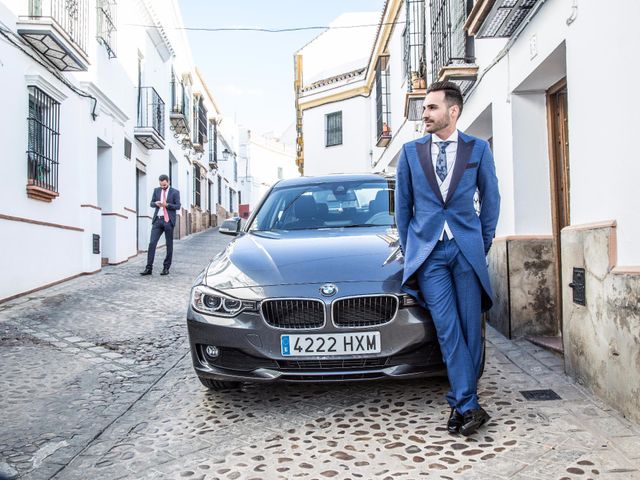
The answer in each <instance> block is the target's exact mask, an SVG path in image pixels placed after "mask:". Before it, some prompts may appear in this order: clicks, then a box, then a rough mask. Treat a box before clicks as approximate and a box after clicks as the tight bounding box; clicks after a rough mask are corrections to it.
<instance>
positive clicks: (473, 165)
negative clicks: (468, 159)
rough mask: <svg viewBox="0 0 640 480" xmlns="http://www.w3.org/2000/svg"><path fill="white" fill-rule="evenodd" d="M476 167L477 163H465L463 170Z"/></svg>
mask: <svg viewBox="0 0 640 480" xmlns="http://www.w3.org/2000/svg"><path fill="white" fill-rule="evenodd" d="M477 166H478V162H473V163H467V166H466V167H465V168H476V167H477Z"/></svg>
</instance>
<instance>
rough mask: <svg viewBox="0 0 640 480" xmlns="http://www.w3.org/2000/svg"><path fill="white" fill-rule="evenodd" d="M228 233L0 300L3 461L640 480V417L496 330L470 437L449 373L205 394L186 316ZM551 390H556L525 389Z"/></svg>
mask: <svg viewBox="0 0 640 480" xmlns="http://www.w3.org/2000/svg"><path fill="white" fill-rule="evenodd" d="M228 239H229V237H224V236H222V235H220V234H218V233H217V232H215V231H208V232H204V233H201V234H198V235H193V236H192V237H190V238H187V239H185V240H182V241H180V242H177V244H176V249H175V258H176V265H175V266H174V268H173V269H172V274H171V275H170V276H169V277H160V276H158V275H154V276H153V277H151V278H148V277H147V278H141V277H140V276H139V275H138V272H139V271H140V270H141V269H142V267H143V264H144V259H143V258H137V259H135V260H134V261H131V262H129V263H128V264H125V265H123V266H119V267H107V268H105V269H104V270H103V271H102V272H101V273H100V274H97V275H94V276H91V277H84V278H79V279H76V280H74V281H71V282H67V283H65V284H63V285H59V286H56V287H53V288H50V289H48V290H45V291H41V292H38V293H36V294H33V295H31V296H28V297H25V298H21V299H18V300H15V301H13V302H10V303H5V304H1V305H0V336H1V342H0V361H1V365H2V369H1V370H0V409H1V412H0V413H1V418H2V424H1V428H0V474H4V475H5V476H9V477H19V478H29V479H49V478H55V479H60V480H62V479H119V478H127V479H157V478H163V479H164V478H167V479H174V478H176V479H177V478H193V479H221V480H222V479H280V478H282V479H297V478H303V479H304V478H307V479H325V478H339V479H378V478H379V479H417V478H424V477H428V478H445V479H447V478H448V479H451V478H468V479H474V478H477V479H482V480H490V479H506V478H515V479H522V480H525V479H544V480H547V479H587V478H594V479H595V478H598V479H621V480H627V479H640V428H639V427H638V426H637V425H634V424H631V423H629V422H627V421H626V420H625V419H624V418H622V417H621V416H620V415H619V414H617V413H616V412H615V411H613V410H611V409H610V408H608V407H607V406H606V405H604V404H602V403H601V402H599V401H598V400H597V399H595V398H594V397H593V396H592V395H590V394H589V393H588V392H586V391H585V390H584V389H582V388H581V387H580V386H578V385H575V384H573V383H572V382H571V381H570V380H569V379H568V378H567V377H566V376H565V375H564V374H563V371H562V360H561V359H560V358H558V357H556V356H555V355H553V354H551V353H549V352H545V351H543V350H540V349H539V348H537V347H534V346H533V345H530V344H528V343H527V342H525V341H515V342H512V341H509V340H507V339H505V338H504V337H502V336H501V335H500V334H498V333H497V332H495V331H494V330H492V329H489V331H488V336H489V345H488V363H487V368H486V371H485V375H484V376H483V378H482V380H481V384H480V392H481V400H482V402H483V403H484V404H485V405H486V406H487V408H488V410H489V411H490V413H491V415H492V417H493V418H492V421H491V422H490V423H489V424H488V425H487V427H486V428H485V429H483V430H482V431H481V432H479V433H478V434H476V435H474V436H472V437H469V438H462V437H454V436H450V435H449V434H447V432H446V431H445V430H444V429H443V423H444V420H445V419H446V416H447V414H448V412H447V409H446V408H445V405H444V403H443V395H444V392H445V391H446V388H447V385H446V382H445V381H443V380H420V381H409V382H400V381H395V382H381V383H353V384H338V385H324V384H322V385H320V384H318V385H295V384H293V385H288V384H287V385H272V386H264V385H246V386H244V387H243V388H242V389H241V390H236V391H226V392H215V393H214V392H208V391H207V390H206V389H204V388H203V387H202V386H201V385H200V384H199V382H198V381H197V379H196V378H195V376H194V374H193V371H192V369H191V364H190V361H191V360H190V358H189V356H188V355H187V354H188V344H187V341H186V328H185V321H184V314H185V309H186V302H187V300H188V290H189V287H190V285H191V282H192V280H193V278H194V277H195V276H196V274H197V273H198V272H199V271H200V269H201V268H202V267H203V266H204V264H205V263H206V261H207V259H208V258H210V257H212V256H213V255H214V254H215V253H217V252H218V251H220V250H221V249H222V248H223V247H224V245H225V244H226V243H227V241H228ZM160 257H162V255H160ZM159 260H161V258H160V259H159ZM547 388H551V389H553V390H554V391H555V392H556V393H557V394H558V395H559V396H560V397H561V399H560V400H553V401H530V400H525V398H524V397H523V395H522V394H521V393H520V391H523V390H534V389H547ZM0 477H1V475H0Z"/></svg>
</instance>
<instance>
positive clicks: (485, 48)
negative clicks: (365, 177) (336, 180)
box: [301, 0, 640, 265]
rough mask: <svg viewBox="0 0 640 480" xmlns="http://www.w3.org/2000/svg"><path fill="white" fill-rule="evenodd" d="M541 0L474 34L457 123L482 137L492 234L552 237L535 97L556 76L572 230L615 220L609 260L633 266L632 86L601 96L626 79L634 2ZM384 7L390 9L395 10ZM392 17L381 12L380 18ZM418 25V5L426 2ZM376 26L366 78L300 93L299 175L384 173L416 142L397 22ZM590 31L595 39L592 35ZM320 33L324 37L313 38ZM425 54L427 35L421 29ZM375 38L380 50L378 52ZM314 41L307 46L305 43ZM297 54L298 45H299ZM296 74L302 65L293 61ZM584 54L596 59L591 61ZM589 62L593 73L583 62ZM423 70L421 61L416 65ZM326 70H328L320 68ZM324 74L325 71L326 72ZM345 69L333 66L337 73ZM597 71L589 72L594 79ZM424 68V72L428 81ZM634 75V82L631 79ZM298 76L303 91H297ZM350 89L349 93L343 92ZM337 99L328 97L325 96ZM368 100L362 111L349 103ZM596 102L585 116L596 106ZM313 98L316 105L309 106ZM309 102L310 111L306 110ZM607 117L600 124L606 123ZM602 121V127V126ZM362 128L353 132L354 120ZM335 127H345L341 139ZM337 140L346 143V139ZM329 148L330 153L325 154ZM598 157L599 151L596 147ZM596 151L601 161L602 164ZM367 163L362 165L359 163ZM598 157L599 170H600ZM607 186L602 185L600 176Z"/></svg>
mask: <svg viewBox="0 0 640 480" xmlns="http://www.w3.org/2000/svg"><path fill="white" fill-rule="evenodd" d="M576 5H577V6H575V7H574V5H573V4H572V3H571V2H568V1H565V0H546V1H543V0H540V1H539V2H538V4H537V6H536V12H535V15H532V16H530V18H529V19H527V20H526V23H527V25H526V26H523V30H522V31H521V32H520V33H516V35H515V36H512V37H511V38H510V39H505V38H491V39H475V57H476V64H477V65H478V67H479V69H478V81H477V82H476V83H475V85H474V87H473V88H472V90H471V91H470V92H468V93H467V95H466V98H465V106H464V112H463V114H462V117H461V119H460V122H459V127H460V129H461V130H463V131H467V132H469V133H471V134H473V135H477V136H479V137H481V138H485V139H489V138H491V139H492V144H493V151H494V157H495V161H496V167H497V173H498V177H499V180H500V191H501V195H502V209H501V215H500V222H499V225H498V230H497V232H496V235H497V236H506V235H550V234H551V230H552V218H551V191H550V173H549V145H548V133H547V117H546V116H547V111H546V97H545V93H546V91H547V90H548V89H549V88H550V87H551V86H552V85H554V84H555V83H556V82H557V81H559V80H561V79H562V78H565V77H566V79H567V88H568V96H569V99H568V105H569V112H568V118H569V157H570V184H571V188H570V211H571V219H570V220H571V224H572V225H573V224H584V223H590V222H596V221H601V220H607V219H615V220H616V221H617V225H618V227H617V231H618V262H619V263H620V264H621V265H640V250H639V249H637V248H635V246H636V245H637V244H638V243H639V242H640V222H638V221H637V220H636V217H637V211H638V210H639V208H640V200H638V199H637V197H636V196H633V195H631V194H630V192H632V191H633V186H632V182H634V181H635V179H636V178H640V163H638V162H633V161H631V159H632V157H633V154H632V152H633V151H634V147H635V143H634V134H633V133H632V129H633V128H634V126H635V123H636V122H635V114H636V112H637V110H638V106H640V94H638V93H637V92H635V90H634V89H633V88H627V89H625V91H624V93H619V94H618V95H617V96H615V97H613V96H612V97H609V96H608V95H607V93H606V92H607V91H609V90H610V89H611V87H609V86H608V84H607V81H606V80H604V78H608V77H606V76H605V75H604V74H605V72H616V71H617V70H615V68H616V67H617V66H623V65H624V69H623V70H620V71H621V72H624V73H631V74H634V73H635V70H637V67H635V66H633V62H631V63H629V59H630V58H633V52H634V51H636V50H637V48H638V44H639V43H640V40H638V38H637V36H634V34H633V33H632V32H634V31H635V30H634V24H633V22H634V19H635V18H637V17H638V13H640V4H638V2H635V1H633V0H623V1H622V2H621V3H620V4H618V5H617V6H616V9H611V8H606V7H605V6H604V5H600V4H598V3H597V2H596V3H594V2H579V3H578V4H576ZM394 6H395V7H396V8H395V9H394ZM390 12H392V13H390ZM425 13H426V25H427V26H428V25H429V23H430V20H429V6H428V3H427V4H426V8H425ZM405 18H406V14H405V2H402V1H397V0H396V1H394V2H387V3H386V7H385V11H384V12H383V17H382V22H383V23H389V22H394V21H396V22H403V21H404V19H405ZM383 30H384V29H383V28H380V29H379V31H378V36H377V37H376V38H375V39H373V40H372V41H371V45H370V50H372V51H373V53H372V55H371V56H370V58H369V60H368V66H367V69H366V71H365V72H363V73H362V74H361V75H360V76H358V77H357V79H356V81H352V82H348V81H346V80H343V81H342V82H341V83H340V82H338V83H337V85H332V86H331V87H329V86H323V87H320V88H315V89H313V90H311V91H309V92H305V94H304V95H303V97H302V99H301V100H302V102H301V103H302V110H303V115H304V117H303V118H304V122H303V129H304V169H305V174H309V175H313V174H318V173H329V172H336V171H344V172H348V171H359V170H361V169H362V167H363V166H364V165H366V164H367V163H369V164H370V167H369V169H371V170H374V171H391V172H392V171H393V170H394V167H395V161H396V159H397V154H398V152H399V150H400V148H401V146H402V144H404V143H405V142H407V141H410V140H413V139H415V138H418V137H420V136H422V125H421V122H419V121H418V122H414V121H409V120H406V118H405V115H404V107H405V93H406V91H407V87H406V81H407V79H406V74H405V71H404V68H405V67H404V59H403V37H402V33H403V26H402V25H401V24H400V23H398V24H397V25H396V26H395V27H394V28H393V29H392V30H391V31H390V32H389V33H388V34H387V35H386V36H385V35H384V31H383ZM595 31H597V32H598V35H593V32H595ZM323 35H326V34H323ZM425 41H426V52H427V57H429V56H430V55H431V52H430V47H431V46H430V45H429V41H430V35H429V32H428V27H427V32H426V34H425ZM381 42H384V46H380V48H378V46H379V45H380V44H381ZM311 45H313V43H312V44H311ZM305 48H308V47H305ZM301 52H302V53H303V71H306V69H307V65H306V63H305V62H304V60H305V58H304V49H302V50H301ZM383 53H384V54H388V55H389V62H390V91H391V93H390V100H391V107H390V112H391V122H390V128H391V132H392V138H391V141H390V143H389V145H387V146H386V147H384V148H380V147H376V146H375V144H376V139H377V138H376V137H377V132H376V118H375V115H376V95H375V81H372V80H371V77H372V76H373V71H374V70H375V65H376V62H377V59H378V58H379V55H381V54H383ZM325 58H328V59H330V58H331V56H330V55H328V54H327V55H326V56H325ZM594 59H596V60H597V62H594ZM596 64H597V65H599V67H598V69H600V72H598V71H597V70H596V69H595V67H594V65H596ZM427 65H430V62H427ZM325 70H327V71H329V70H330V69H329V68H328V67H325ZM332 71H333V72H335V71H336V70H335V69H334V70H332ZM343 73H344V70H343ZM599 73H600V74H599ZM431 78H432V72H431V71H429V70H428V71H427V79H428V80H429V81H430V79H431ZM631 78H633V77H631ZM306 84H307V83H306V81H305V85H306ZM346 91H350V92H351V94H350V95H342V97H340V95H339V94H340V93H341V92H342V93H344V92H346ZM336 98H337V99H336ZM360 98H367V99H368V100H367V102H368V103H369V105H368V106H366V107H365V106H363V105H361V104H360V103H359V100H360ZM602 98H607V100H605V101H604V104H605V105H606V107H604V106H603V107H601V108H598V109H597V110H596V111H592V109H593V107H592V105H593V104H594V102H595V101H602V100H601V99H602ZM314 101H315V103H314ZM309 103H313V107H312V108H307V107H305V104H309ZM338 110H344V111H345V112H347V114H346V115H345V117H344V120H343V129H344V131H345V145H344V149H345V150H348V155H346V156H341V157H339V156H338V155H335V156H333V155H332V151H331V149H332V148H335V147H328V148H327V147H324V146H323V135H324V124H323V117H324V115H325V114H326V113H328V112H331V111H338ZM605 119H607V120H605ZM604 122H607V123H606V127H608V129H610V128H613V129H614V130H617V131H616V133H615V134H614V137H615V139H616V140H615V141H613V142H610V143H607V145H606V147H605V146H604V145H600V146H594V145H593V141H594V140H593V139H594V138H595V137H596V136H603V134H601V133H599V132H598V133H594V132H597V130H599V129H602V128H603V127H605V123H604ZM609 123H611V124H609ZM364 124H366V126H367V132H366V133H365V134H364V135H363V134H362V131H363V125H364ZM346 132H355V133H353V134H351V135H347V134H346ZM347 138H349V139H350V140H351V143H349V144H347V143H346V142H347V141H348V140H347ZM335 151H336V152H337V151H338V150H335ZM605 151H606V153H603V152H605ZM603 156H604V157H606V160H603ZM367 157H369V159H368V160H369V162H367V161H366V160H365V159H367ZM603 161H604V162H605V164H606V165H608V167H607V168H606V169H605V168H603ZM605 171H606V175H607V177H606V178H607V180H606V181H603V180H602V178H603V175H604V174H605Z"/></svg>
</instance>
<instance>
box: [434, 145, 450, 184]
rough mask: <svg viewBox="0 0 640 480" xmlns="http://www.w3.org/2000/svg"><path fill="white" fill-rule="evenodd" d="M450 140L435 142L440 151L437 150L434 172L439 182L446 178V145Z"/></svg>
mask: <svg viewBox="0 0 640 480" xmlns="http://www.w3.org/2000/svg"><path fill="white" fill-rule="evenodd" d="M450 143H451V142H436V144H437V145H438V147H439V148H440V151H439V152H438V158H437V160H436V173H437V174H438V177H439V178H440V181H441V182H444V179H445V178H447V146H448V145H449V144H450Z"/></svg>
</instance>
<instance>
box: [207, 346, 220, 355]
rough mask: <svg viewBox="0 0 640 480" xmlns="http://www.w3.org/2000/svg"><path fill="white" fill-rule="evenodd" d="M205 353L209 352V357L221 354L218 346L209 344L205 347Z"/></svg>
mask: <svg viewBox="0 0 640 480" xmlns="http://www.w3.org/2000/svg"><path fill="white" fill-rule="evenodd" d="M205 353H206V354H207V356H208V357H211V358H216V357H217V356H218V355H220V350H218V347H216V346H213V345H207V348H206V349H205Z"/></svg>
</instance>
